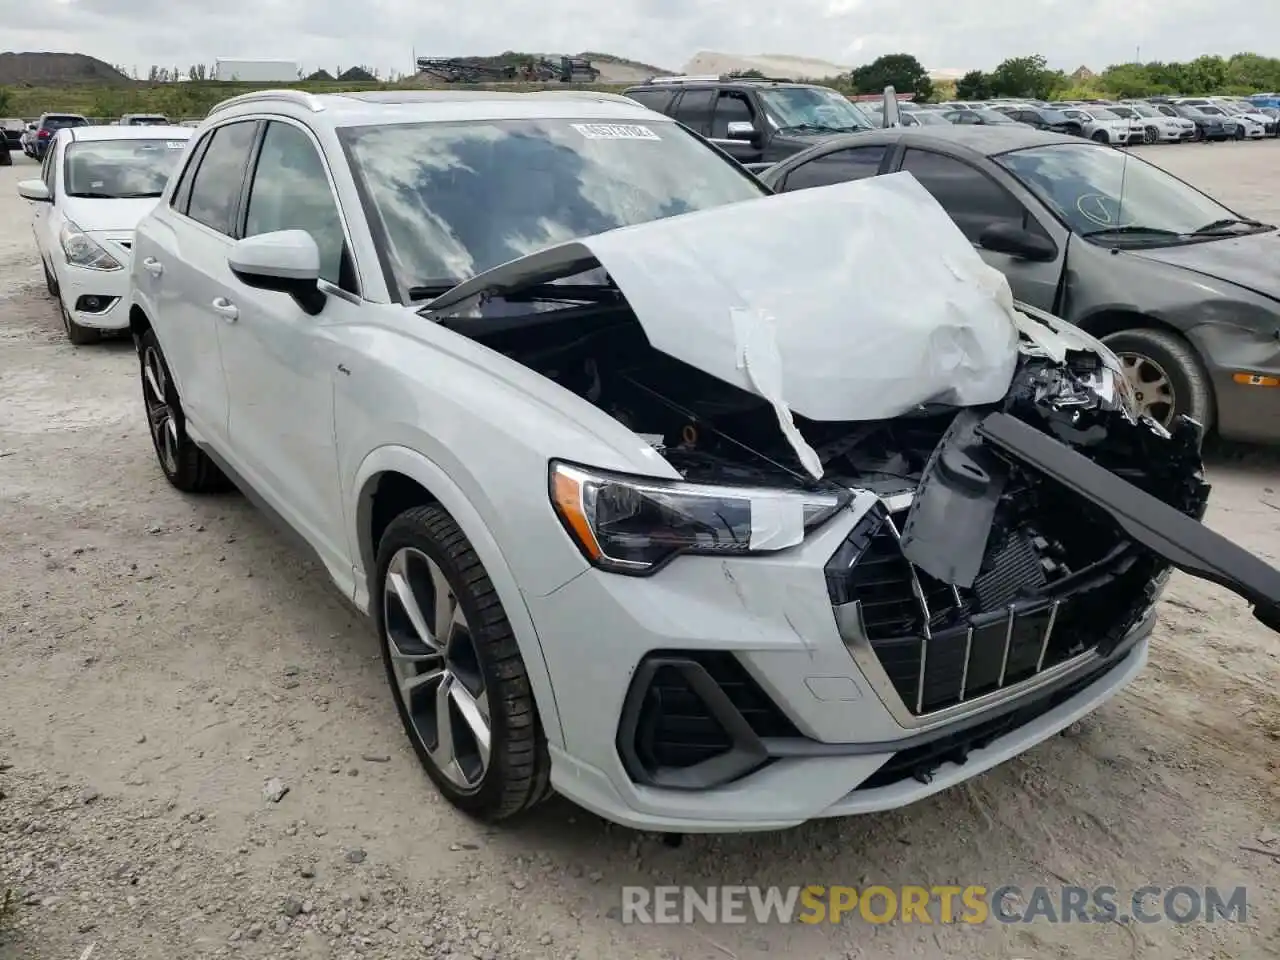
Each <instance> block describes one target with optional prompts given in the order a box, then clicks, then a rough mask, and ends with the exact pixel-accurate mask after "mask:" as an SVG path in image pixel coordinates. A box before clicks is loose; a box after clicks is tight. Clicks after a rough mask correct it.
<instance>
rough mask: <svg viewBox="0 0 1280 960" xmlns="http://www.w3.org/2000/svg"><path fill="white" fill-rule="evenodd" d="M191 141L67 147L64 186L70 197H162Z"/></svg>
mask: <svg viewBox="0 0 1280 960" xmlns="http://www.w3.org/2000/svg"><path fill="white" fill-rule="evenodd" d="M186 145H187V141H186V140H185V139H180V140H167V139H166V140H136V139H127V140H97V141H94V140H89V141H85V140H80V141H77V142H75V143H69V144H67V151H66V160H65V161H64V166H65V173H64V177H63V182H64V183H65V184H66V192H67V196H69V197H95V198H99V199H126V198H130V199H131V198H137V197H158V196H160V194H161V193H162V192H163V191H164V187H165V184H166V183H168V181H169V174H171V173H172V172H173V169H174V167H175V166H177V163H178V160H179V159H180V158H181V157H182V153H183V149H184V148H185V147H186Z"/></svg>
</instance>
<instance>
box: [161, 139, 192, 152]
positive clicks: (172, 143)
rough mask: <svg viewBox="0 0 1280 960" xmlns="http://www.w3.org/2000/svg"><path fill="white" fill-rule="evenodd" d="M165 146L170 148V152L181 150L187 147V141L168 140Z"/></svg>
mask: <svg viewBox="0 0 1280 960" xmlns="http://www.w3.org/2000/svg"><path fill="white" fill-rule="evenodd" d="M164 145H165V146H166V147H168V148H169V149H170V150H181V149H182V148H183V147H185V146H186V145H187V141H185V140H166V141H165V144H164Z"/></svg>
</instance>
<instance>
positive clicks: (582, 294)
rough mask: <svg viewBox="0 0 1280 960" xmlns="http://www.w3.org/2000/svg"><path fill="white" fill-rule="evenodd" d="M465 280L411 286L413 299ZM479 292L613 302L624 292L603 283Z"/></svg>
mask: <svg viewBox="0 0 1280 960" xmlns="http://www.w3.org/2000/svg"><path fill="white" fill-rule="evenodd" d="M461 282H462V281H460V280H459V281H448V280H442V281H440V282H439V283H428V284H423V285H421V286H416V287H410V288H409V299H410V300H431V299H434V298H435V297H438V296H441V295H442V294H445V293H448V292H449V291H450V290H452V289H453V288H454V287H456V286H457V285H458V284H459V283H461ZM477 296H482V297H484V298H491V297H494V296H499V297H501V298H502V299H503V300H506V301H507V302H509V303H535V302H547V303H561V302H563V303H614V302H620V301H621V300H622V293H621V292H620V291H619V290H618V288H617V287H615V286H613V285H612V284H601V283H532V284H528V285H527V286H523V287H516V288H515V289H513V290H507V291H503V292H502V293H496V294H495V293H492V292H487V291H478V292H477Z"/></svg>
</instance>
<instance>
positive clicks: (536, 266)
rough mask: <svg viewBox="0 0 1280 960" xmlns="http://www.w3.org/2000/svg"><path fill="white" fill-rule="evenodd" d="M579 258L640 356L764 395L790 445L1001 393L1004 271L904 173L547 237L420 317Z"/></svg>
mask: <svg viewBox="0 0 1280 960" xmlns="http://www.w3.org/2000/svg"><path fill="white" fill-rule="evenodd" d="M594 263H598V264H599V265H601V266H603V267H604V269H605V270H606V271H607V272H608V274H609V276H610V277H611V278H612V280H613V282H614V283H615V284H616V285H617V287H618V288H619V289H620V290H621V291H622V293H623V294H624V296H625V297H626V298H627V301H628V303H629V304H630V305H631V308H632V310H633V311H634V313H635V315H636V318H637V319H638V321H639V322H640V324H641V326H643V328H644V331H645V334H646V335H647V337H648V338H649V342H650V343H651V344H652V345H653V347H654V348H655V349H657V350H661V351H662V352H663V353H666V354H669V355H670V356H673V357H675V358H677V359H679V360H682V361H684V362H685V363H688V364H690V365H691V366H694V367H697V368H698V369H700V370H703V371H705V372H707V373H709V374H711V375H712V376H715V377H717V378H719V379H721V380H724V381H726V382H727V383H731V384H734V385H735V386H738V387H741V388H743V389H745V390H748V391H750V392H752V393H755V394H757V395H759V396H761V397H763V398H765V399H766V400H769V401H770V402H771V403H772V404H773V406H774V408H775V410H776V411H777V412H778V416H779V420H780V422H781V424H782V427H783V430H784V431H785V432H787V433H788V436H789V438H790V439H791V441H792V443H793V445H794V446H796V447H797V449H798V450H802V445H803V441H802V440H799V438H798V435H797V434H795V428H794V427H793V426H791V417H790V412H789V411H794V412H796V413H799V414H801V415H803V416H805V417H808V418H809V419H812V420H883V419H889V418H892V417H896V416H900V415H901V414H903V413H905V412H907V411H909V410H911V409H913V408H915V407H918V406H920V405H921V404H924V403H928V402H941V403H948V404H953V405H957V406H968V405H972V404H983V403H992V402H994V401H997V400H999V399H1001V398H1002V397H1003V396H1004V395H1005V393H1006V392H1007V391H1008V388H1009V383H1010V381H1011V379H1012V376H1013V370H1014V367H1015V365H1016V363H1017V355H1018V334H1019V326H1020V324H1022V323H1026V321H1025V320H1024V319H1023V318H1021V317H1019V315H1018V314H1017V311H1015V310H1014V308H1013V297H1012V294H1011V293H1010V290H1009V285H1008V282H1007V281H1006V280H1005V278H1004V276H1003V275H1002V274H1001V273H999V272H998V271H996V270H994V269H992V268H991V267H988V266H987V265H986V263H984V262H983V260H982V258H981V257H980V256H979V255H978V253H977V251H976V250H975V249H974V247H973V245H972V244H971V243H970V242H969V240H968V239H967V238H966V237H965V236H964V234H962V233H961V232H960V230H959V229H958V228H957V227H956V226H955V224H954V223H953V222H952V220H951V218H950V217H949V216H947V214H946V213H945V212H944V211H943V209H942V207H940V206H939V205H938V203H937V201H935V200H934V199H933V197H932V196H930V195H929V193H928V192H927V191H926V190H925V189H924V188H923V187H922V186H920V184H919V182H918V181H917V180H916V179H915V178H914V177H913V176H911V175H910V174H909V173H900V174H893V175H890V176H883V177H875V178H870V179H866V180H860V181H857V182H853V183H844V184H837V185H834V186H829V187H822V188H820V189H816V190H798V191H795V192H793V193H786V194H782V195H780V196H774V197H765V198H761V199H760V200H752V201H746V202H743V203H736V204H729V205H727V206H722V207H717V208H714V209H711V210H705V211H699V212H696V213H689V214H684V215H682V216H677V217H670V218H667V219H663V220H656V221H653V222H650V223H645V224H640V225H638V226H634V227H624V228H621V229H618V230H611V231H608V232H606V233H602V234H597V235H595V236H591V237H586V238H584V239H582V240H579V241H575V242H572V243H567V244H561V245H559V246H557V247H552V248H549V249H546V250H542V251H540V252H538V253H535V254H532V255H530V256H528V257H524V258H521V259H520V260H515V261H511V262H510V263H507V264H504V265H502V266H499V267H495V268H494V269H493V270H490V271H488V272H486V273H483V274H480V275H479V276H477V277H474V278H472V279H471V280H468V281H466V282H464V283H462V284H460V285H459V286H457V287H455V288H454V289H453V290H451V291H449V292H448V293H445V294H444V295H443V296H441V297H439V298H437V299H436V300H434V301H432V302H431V303H430V304H429V305H428V306H427V308H426V310H425V311H424V312H425V313H427V314H428V315H430V314H432V313H436V312H439V311H442V310H446V309H447V308H448V307H449V306H452V305H458V304H460V303H461V302H462V301H464V300H467V299H469V298H470V297H472V296H474V295H475V294H478V293H481V292H483V291H494V292H498V291H503V290H511V289H514V288H517V287H519V286H522V285H524V284H531V283H540V282H548V281H550V280H552V279H553V278H562V277H566V276H571V275H573V274H575V273H579V272H582V271H583V270H586V269H589V268H590V267H591V266H592V265H593V264H594ZM803 449H807V446H804V447H803ZM802 459H806V460H808V459H809V458H808V457H805V456H804V455H803V450H802ZM814 459H815V460H816V458H814ZM806 465H807V466H813V464H811V463H807V464H806ZM819 469H820V468H819Z"/></svg>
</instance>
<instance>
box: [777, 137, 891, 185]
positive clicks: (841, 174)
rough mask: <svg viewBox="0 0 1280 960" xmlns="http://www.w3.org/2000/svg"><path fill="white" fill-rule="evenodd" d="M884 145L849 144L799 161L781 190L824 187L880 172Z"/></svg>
mask: <svg viewBox="0 0 1280 960" xmlns="http://www.w3.org/2000/svg"><path fill="white" fill-rule="evenodd" d="M887 149H888V147H885V146H874V147H871V146H868V147H850V148H849V149H847V150H837V151H836V152H835V153H828V154H827V155H826V156H822V157H817V158H815V159H813V160H810V161H809V162H808V163H802V164H801V165H800V166H798V167H796V168H795V169H794V170H792V171H791V172H790V173H789V174H787V179H786V181H785V182H784V183H783V185H782V190H783V192H784V193H789V192H790V191H792V190H804V189H806V188H808V187H825V186H828V185H829V184H833V183H845V182H846V181H848V180H863V179H865V178H867V177H874V176H875V175H876V174H877V173H879V172H880V161H882V160H883V159H884V154H885V151H886V150H887Z"/></svg>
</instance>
